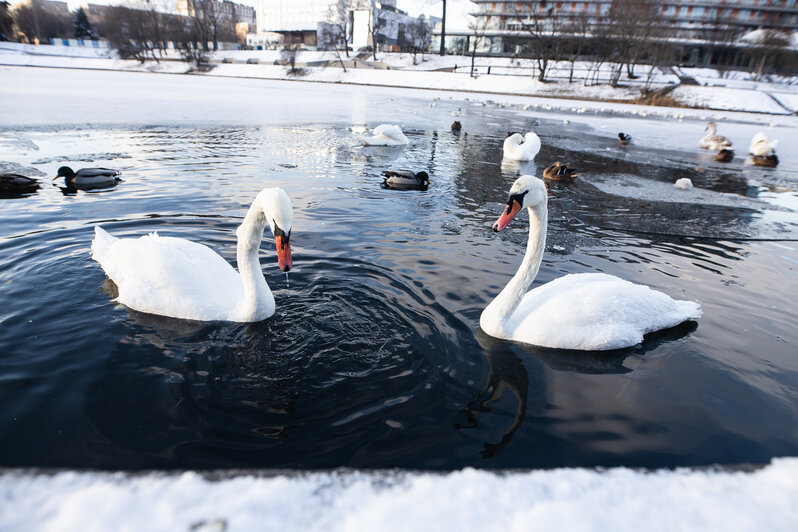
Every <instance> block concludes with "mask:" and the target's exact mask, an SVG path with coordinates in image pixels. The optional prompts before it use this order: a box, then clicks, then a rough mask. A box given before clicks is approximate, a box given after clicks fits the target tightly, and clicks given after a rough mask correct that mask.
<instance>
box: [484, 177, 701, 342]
mask: <svg viewBox="0 0 798 532" xmlns="http://www.w3.org/2000/svg"><path fill="white" fill-rule="evenodd" d="M546 200H547V194H546V186H545V185H544V184H543V181H541V180H540V179H538V178H536V177H534V176H530V175H525V176H521V177H519V178H518V179H517V180H516V181H515V183H513V186H512V188H511V189H510V199H509V201H508V202H507V208H506V210H505V211H504V213H503V214H502V215H501V217H499V219H498V220H497V221H496V223H495V224H494V225H493V230H494V231H501V230H502V229H504V228H505V227H506V226H507V224H508V223H510V220H512V219H513V218H514V217H515V215H516V214H517V213H518V212H519V211H520V210H521V208H522V207H526V208H527V210H528V211H529V243H528V245H527V249H526V254H525V255H524V261H523V262H522V263H521V266H520V267H519V268H518V272H517V273H516V274H515V276H513V278H512V280H510V282H509V283H507V286H506V287H505V288H504V290H502V291H501V293H500V294H499V295H498V296H496V299H494V300H493V301H492V302H491V303H490V304H489V305H488V306H487V307H486V308H485V310H484V311H483V312H482V315H481V316H480V319H479V325H480V327H482V330H484V331H485V332H486V333H488V334H489V335H491V336H495V337H497V338H503V339H505V340H513V341H516V342H522V343H525V344H532V345H538V346H542V347H552V348H559V349H578V350H586V351H587V350H589V351H600V350H607V349H619V348H622V347H629V346H633V345H636V344H638V343H640V342H642V341H643V335H644V334H646V333H649V332H652V331H656V330H659V329H666V328H668V327H673V326H675V325H678V324H679V323H682V322H683V321H686V320H691V319H697V318H698V317H700V316H701V307H700V305H699V304H698V303H696V302H694V301H675V300H673V299H671V298H670V297H668V296H667V295H665V294H663V293H662V292H657V291H656V290H652V289H651V288H649V287H647V286H643V285H639V284H633V283H630V282H629V281H624V280H623V279H619V278H618V277H613V276H611V275H607V274H603V273H580V274H571V275H566V276H564V277H560V278H559V279H555V280H554V281H551V282H549V283H546V284H544V285H542V286H539V287H537V288H535V289H533V290H529V287H530V286H532V282H533V281H534V280H535V276H536V275H537V273H538V269H539V268H540V262H541V259H542V258H543V251H544V249H545V248H546V224H547V220H548V210H547V207H546Z"/></svg>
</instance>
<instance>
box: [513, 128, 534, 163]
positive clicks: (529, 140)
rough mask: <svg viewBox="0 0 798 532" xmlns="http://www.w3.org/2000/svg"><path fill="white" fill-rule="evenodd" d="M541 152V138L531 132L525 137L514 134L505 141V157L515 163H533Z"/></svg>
mask: <svg viewBox="0 0 798 532" xmlns="http://www.w3.org/2000/svg"><path fill="white" fill-rule="evenodd" d="M539 151H540V137H538V136H537V134H535V133H534V132H533V131H530V132H529V133H527V134H526V135H524V136H523V137H522V136H521V134H520V133H513V134H512V135H509V136H508V137H507V138H506V139H504V157H505V158H507V159H510V160H513V161H531V160H532V159H534V158H535V156H536V155H537V154H538V152H539Z"/></svg>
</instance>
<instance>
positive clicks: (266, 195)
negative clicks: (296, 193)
mask: <svg viewBox="0 0 798 532" xmlns="http://www.w3.org/2000/svg"><path fill="white" fill-rule="evenodd" d="M258 196H259V197H260V200H261V201H260V206H261V208H262V209H263V215H264V216H265V217H266V221H267V222H268V224H269V229H271V231H272V234H273V235H274V240H275V242H276V244H277V265H278V266H279V267H280V269H281V270H282V271H284V272H287V271H289V270H290V269H291V268H292V267H293V266H294V262H293V260H292V258H291V228H292V227H293V225H294V211H293V209H292V207H291V200H290V199H288V194H286V193H285V191H284V190H283V189H281V188H265V189H263V190H262V191H261V193H260V194H259V195H258Z"/></svg>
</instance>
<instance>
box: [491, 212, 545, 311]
mask: <svg viewBox="0 0 798 532" xmlns="http://www.w3.org/2000/svg"><path fill="white" fill-rule="evenodd" d="M527 210H528V211H529V241H528V242H527V245H526V253H524V260H523V261H522V262H521V266H519V267H518V271H517V272H516V273H515V275H514V276H513V278H512V279H511V280H510V282H509V283H507V286H505V287H504V290H502V291H501V293H500V294H499V295H498V296H497V297H496V299H495V300H494V301H493V303H491V306H494V312H496V313H497V314H498V317H499V318H500V321H501V323H503V324H507V323H508V321H511V318H512V315H513V313H514V312H515V309H516V308H518V305H519V304H520V303H521V300H522V299H523V298H524V295H526V293H527V292H528V291H529V288H530V287H531V286H532V283H533V282H534V281H535V277H536V276H537V274H538V270H539V269H540V263H541V261H542V260H543V252H544V251H545V249H546V226H547V223H548V209H547V207H546V203H545V202H544V203H541V204H538V205H536V206H534V207H528V208H527Z"/></svg>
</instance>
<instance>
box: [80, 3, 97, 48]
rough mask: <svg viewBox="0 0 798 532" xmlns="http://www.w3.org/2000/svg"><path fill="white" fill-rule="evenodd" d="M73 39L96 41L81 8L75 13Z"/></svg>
mask: <svg viewBox="0 0 798 532" xmlns="http://www.w3.org/2000/svg"><path fill="white" fill-rule="evenodd" d="M75 38H76V39H91V40H92V41H96V40H97V34H96V33H94V28H92V27H91V22H89V18H88V17H87V16H86V12H85V11H83V8H82V7H81V8H78V10H77V11H76V12H75Z"/></svg>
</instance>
